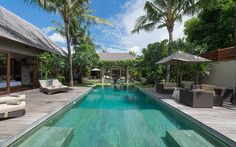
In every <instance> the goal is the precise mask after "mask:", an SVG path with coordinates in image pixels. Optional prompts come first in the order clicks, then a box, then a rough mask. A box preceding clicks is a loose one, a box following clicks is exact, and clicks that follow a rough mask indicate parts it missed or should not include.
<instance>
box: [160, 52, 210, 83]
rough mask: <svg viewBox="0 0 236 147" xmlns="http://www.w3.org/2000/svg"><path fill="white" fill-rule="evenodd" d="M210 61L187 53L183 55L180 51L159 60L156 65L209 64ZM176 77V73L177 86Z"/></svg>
mask: <svg viewBox="0 0 236 147" xmlns="http://www.w3.org/2000/svg"><path fill="white" fill-rule="evenodd" d="M210 61H211V60H209V59H206V58H202V57H199V56H196V55H192V54H189V53H185V52H182V51H177V52H176V53H174V54H172V55H170V56H168V57H166V58H164V59H162V60H160V61H159V62H157V64H167V65H179V64H197V63H204V62H210ZM178 75H179V73H178V72H177V84H179V83H178Z"/></svg>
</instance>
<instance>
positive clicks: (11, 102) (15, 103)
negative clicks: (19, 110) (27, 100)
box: [7, 100, 21, 105]
mask: <svg viewBox="0 0 236 147" xmlns="http://www.w3.org/2000/svg"><path fill="white" fill-rule="evenodd" d="M20 104H21V101H19V100H8V101H7V105H20Z"/></svg>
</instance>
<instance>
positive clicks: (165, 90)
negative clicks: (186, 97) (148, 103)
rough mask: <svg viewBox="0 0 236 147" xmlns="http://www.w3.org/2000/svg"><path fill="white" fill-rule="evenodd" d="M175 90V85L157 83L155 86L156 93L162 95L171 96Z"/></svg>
mask: <svg viewBox="0 0 236 147" xmlns="http://www.w3.org/2000/svg"><path fill="white" fill-rule="evenodd" d="M176 88H177V84H176V83H158V84H156V91H157V92H158V93H162V94H172V93H173V91H174V90H175V89H176Z"/></svg>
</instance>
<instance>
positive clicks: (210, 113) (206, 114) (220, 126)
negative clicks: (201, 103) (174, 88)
mask: <svg viewBox="0 0 236 147" xmlns="http://www.w3.org/2000/svg"><path fill="white" fill-rule="evenodd" d="M143 90H144V91H145V92H147V93H149V94H151V95H152V96H154V97H155V98H157V99H161V100H162V101H164V102H165V103H167V104H169V105H171V106H173V107H174V108H176V109H178V110H180V111H182V112H184V113H185V114H187V115H189V116H191V117H193V118H194V119H196V120H198V121H200V122H201V123H203V124H205V125H207V126H208V127H210V128H212V129H214V130H216V131H217V132H219V133H221V134H223V135H225V136H226V137H228V138H230V139H232V140H233V141H236V117H235V116H236V105H230V104H228V103H224V106H223V107H213V108H192V107H188V106H185V105H183V104H181V103H178V102H176V101H175V99H173V98H171V95H168V94H159V93H157V92H156V90H155V89H153V88H145V89H143Z"/></svg>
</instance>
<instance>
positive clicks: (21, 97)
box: [0, 94, 25, 104]
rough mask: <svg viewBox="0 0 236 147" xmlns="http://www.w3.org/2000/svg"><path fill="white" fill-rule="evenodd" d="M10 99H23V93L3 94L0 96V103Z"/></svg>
mask: <svg viewBox="0 0 236 147" xmlns="http://www.w3.org/2000/svg"><path fill="white" fill-rule="evenodd" d="M12 100H18V101H25V95H24V94H21V95H18V96H17V95H9V96H3V97H0V104H4V103H7V101H12Z"/></svg>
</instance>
